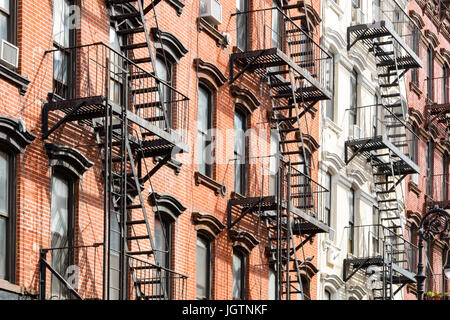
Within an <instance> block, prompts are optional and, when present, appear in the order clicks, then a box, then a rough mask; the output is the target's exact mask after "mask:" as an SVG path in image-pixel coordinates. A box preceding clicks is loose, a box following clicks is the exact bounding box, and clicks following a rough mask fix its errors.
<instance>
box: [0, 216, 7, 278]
mask: <svg viewBox="0 0 450 320" xmlns="http://www.w3.org/2000/svg"><path fill="white" fill-rule="evenodd" d="M7 223H8V221H7V219H6V218H4V217H2V216H0V279H6V263H7V252H6V250H7V246H6V239H7Z"/></svg>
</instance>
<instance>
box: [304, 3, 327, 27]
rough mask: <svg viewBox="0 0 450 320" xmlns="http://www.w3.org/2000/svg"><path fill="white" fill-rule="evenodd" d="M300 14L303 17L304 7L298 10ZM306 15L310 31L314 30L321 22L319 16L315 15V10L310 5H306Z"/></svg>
mask: <svg viewBox="0 0 450 320" xmlns="http://www.w3.org/2000/svg"><path fill="white" fill-rule="evenodd" d="M299 11H300V14H303V15H305V13H304V11H305V10H304V7H303V6H302V7H301V8H299ZM306 14H307V15H308V21H309V25H310V28H311V30H315V29H316V27H317V26H318V25H319V23H320V22H321V21H322V19H321V18H320V15H319V14H318V13H317V11H316V9H315V8H314V7H313V6H311V5H310V4H306Z"/></svg>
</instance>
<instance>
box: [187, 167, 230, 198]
mask: <svg viewBox="0 0 450 320" xmlns="http://www.w3.org/2000/svg"><path fill="white" fill-rule="evenodd" d="M194 181H195V185H197V186H199V185H201V184H202V185H204V186H206V187H208V188H210V189H211V190H213V191H214V194H215V195H216V196H218V195H219V194H221V195H222V197H225V195H226V193H227V187H226V186H225V184H223V183H219V182H217V181H215V180H214V179H212V178H210V177H208V176H205V175H204V174H202V173H200V172H198V171H195V172H194Z"/></svg>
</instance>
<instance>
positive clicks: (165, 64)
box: [156, 55, 174, 127]
mask: <svg viewBox="0 0 450 320" xmlns="http://www.w3.org/2000/svg"><path fill="white" fill-rule="evenodd" d="M173 70H174V66H173V64H172V63H170V62H169V61H168V60H167V59H164V58H163V57H162V56H161V55H158V56H156V75H157V76H158V78H160V79H161V80H164V81H165V82H166V83H167V84H168V85H169V86H171V87H172V86H173ZM161 94H162V96H163V99H162V100H163V102H164V106H163V107H164V108H165V111H166V115H164V116H165V117H167V123H168V125H169V127H172V125H173V118H172V103H171V102H172V91H171V90H170V88H169V87H167V86H165V85H161ZM161 111H162V110H161Z"/></svg>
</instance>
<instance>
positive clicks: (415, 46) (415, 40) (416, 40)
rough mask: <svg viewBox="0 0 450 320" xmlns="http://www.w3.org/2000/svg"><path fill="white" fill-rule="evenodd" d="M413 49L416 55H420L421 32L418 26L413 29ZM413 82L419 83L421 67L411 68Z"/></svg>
mask: <svg viewBox="0 0 450 320" xmlns="http://www.w3.org/2000/svg"><path fill="white" fill-rule="evenodd" d="M411 41H412V44H411V45H412V49H413V50H414V53H415V54H416V55H419V43H420V32H419V29H418V28H414V29H413V31H412V40H411ZM411 82H413V83H415V84H416V85H418V84H419V69H417V68H413V69H412V70H411Z"/></svg>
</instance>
